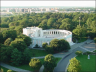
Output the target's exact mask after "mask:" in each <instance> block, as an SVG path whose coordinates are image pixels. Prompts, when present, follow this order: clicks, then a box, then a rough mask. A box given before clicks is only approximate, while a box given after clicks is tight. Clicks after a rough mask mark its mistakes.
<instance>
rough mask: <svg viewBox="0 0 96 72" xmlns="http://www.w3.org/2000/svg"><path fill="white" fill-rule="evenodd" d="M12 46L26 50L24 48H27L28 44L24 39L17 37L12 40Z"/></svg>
mask: <svg viewBox="0 0 96 72" xmlns="http://www.w3.org/2000/svg"><path fill="white" fill-rule="evenodd" d="M10 46H13V47H14V48H17V49H18V50H19V51H24V49H25V48H27V45H26V43H25V42H24V41H23V39H18V38H16V39H15V40H14V41H12V42H11V44H10Z"/></svg>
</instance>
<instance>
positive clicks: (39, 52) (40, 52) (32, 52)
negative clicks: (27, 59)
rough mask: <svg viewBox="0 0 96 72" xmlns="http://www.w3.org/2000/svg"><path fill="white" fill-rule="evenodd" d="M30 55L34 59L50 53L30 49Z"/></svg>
mask: <svg viewBox="0 0 96 72" xmlns="http://www.w3.org/2000/svg"><path fill="white" fill-rule="evenodd" d="M29 53H30V55H31V56H32V57H38V56H45V55H47V54H48V53H47V52H46V51H45V50H37V49H30V50H29Z"/></svg>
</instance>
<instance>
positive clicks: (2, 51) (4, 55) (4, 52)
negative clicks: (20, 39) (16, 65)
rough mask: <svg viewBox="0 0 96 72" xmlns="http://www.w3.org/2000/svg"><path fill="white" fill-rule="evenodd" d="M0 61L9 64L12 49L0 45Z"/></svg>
mask: <svg viewBox="0 0 96 72" xmlns="http://www.w3.org/2000/svg"><path fill="white" fill-rule="evenodd" d="M0 47H1V48H0V61H2V62H9V61H10V60H11V53H12V50H13V47H11V46H5V45H3V44H1V45H0Z"/></svg>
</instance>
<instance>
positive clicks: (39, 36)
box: [23, 27, 74, 48]
mask: <svg viewBox="0 0 96 72" xmlns="http://www.w3.org/2000/svg"><path fill="white" fill-rule="evenodd" d="M23 34H25V35H27V36H29V37H30V38H31V39H32V44H30V47H31V48H33V47H35V45H36V44H38V46H40V47H42V43H44V42H47V43H48V44H49V43H50V41H51V40H52V39H65V40H67V41H68V42H69V44H70V46H71V45H73V44H74V43H73V42H72V32H70V31H68V30H59V29H48V30H42V28H38V27H26V28H23Z"/></svg>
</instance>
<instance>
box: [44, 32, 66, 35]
mask: <svg viewBox="0 0 96 72" xmlns="http://www.w3.org/2000/svg"><path fill="white" fill-rule="evenodd" d="M65 35H67V33H65V32H64V31H44V32H43V36H65Z"/></svg>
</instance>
